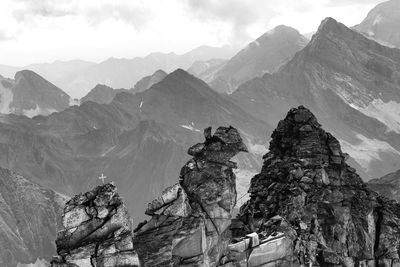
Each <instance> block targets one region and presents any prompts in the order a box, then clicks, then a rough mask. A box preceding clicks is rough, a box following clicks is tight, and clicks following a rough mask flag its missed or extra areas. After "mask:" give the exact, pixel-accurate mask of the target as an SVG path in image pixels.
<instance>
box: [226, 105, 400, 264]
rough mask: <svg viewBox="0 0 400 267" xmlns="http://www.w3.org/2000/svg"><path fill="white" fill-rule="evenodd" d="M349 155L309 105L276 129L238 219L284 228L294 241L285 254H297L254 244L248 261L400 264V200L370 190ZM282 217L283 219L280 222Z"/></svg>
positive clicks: (263, 229)
mask: <svg viewBox="0 0 400 267" xmlns="http://www.w3.org/2000/svg"><path fill="white" fill-rule="evenodd" d="M346 158H347V155H346V154H344V153H343V152H342V151H341V148H340V143H339V142H338V140H337V139H336V138H335V137H333V136H332V135H331V134H329V133H326V132H325V131H324V130H323V129H322V128H321V125H320V124H319V123H318V122H317V120H316V118H315V116H314V115H313V114H312V113H311V112H310V111H309V110H308V109H306V108H304V107H301V106H300V107H299V108H297V109H292V110H290V111H289V113H288V114H287V116H286V118H285V119H284V120H282V121H280V122H279V124H278V127H277V128H276V130H275V131H274V132H273V134H272V140H271V142H270V147H269V152H268V153H267V154H266V155H265V156H264V165H263V168H262V170H261V173H260V174H257V175H256V176H254V178H253V179H252V180H251V185H250V189H249V193H250V200H249V201H248V202H247V203H245V204H244V205H243V206H242V207H241V209H240V215H239V218H240V219H241V220H242V222H243V225H244V226H243V227H242V228H243V229H247V233H249V232H252V231H256V232H257V233H258V234H259V235H263V236H269V235H274V234H276V233H278V232H283V233H284V235H285V236H286V237H287V238H288V240H289V243H291V245H292V246H288V247H286V249H287V251H285V252H286V253H288V255H292V256H293V257H291V258H290V257H289V258H290V260H288V258H286V259H284V258H280V257H285V256H283V255H284V254H282V255H281V254H279V253H280V252H279V250H278V248H275V249H274V248H271V250H270V253H271V254H268V253H269V252H268V253H267V252H265V251H262V250H261V248H257V252H256V253H255V254H254V255H253V253H254V251H252V250H251V249H249V250H247V251H246V253H248V254H249V253H250V257H249V262H248V263H247V264H248V265H247V266H261V264H264V265H262V266H270V265H268V264H270V263H269V262H263V261H264V259H266V258H268V257H269V258H274V259H276V261H275V263H273V264H272V265H271V266H276V265H277V264H278V262H279V261H286V263H285V264H286V265H283V266H292V265H294V266H375V263H377V264H378V265H379V266H393V265H394V263H395V262H396V264H397V262H398V260H399V254H400V205H398V204H395V203H394V202H390V201H388V200H386V199H385V198H383V197H381V196H379V195H378V194H377V193H375V192H373V191H371V190H369V189H368V188H366V186H365V184H364V183H363V181H362V179H361V178H360V177H359V176H358V175H357V173H356V171H355V169H353V168H351V167H350V166H348V165H347V164H346V163H345V159H346ZM298 164H300V166H301V167H299V166H298ZM300 169H301V172H300V171H299V170H300ZM300 174H302V177H300ZM298 177H300V178H298ZM277 215H278V216H280V217H281V218H283V219H282V220H280V221H276V222H274V220H273V218H274V217H275V216H277ZM235 233H240V232H239V231H235ZM235 237H236V238H239V237H240V236H235ZM260 242H261V244H263V242H264V238H261V239H260ZM261 246H262V245H260V247H261ZM235 253H238V252H235ZM274 253H275V254H274ZM242 254H243V253H242ZM229 255H230V254H229ZM252 255H253V256H252ZM257 255H262V256H260V257H258V256H257ZM267 255H269V256H268V257H267ZM274 255H275V256H274ZM279 255H280V256H279ZM250 261H251V262H250ZM253 262H254V263H253ZM257 264H258V265H257ZM274 264H275V265H274ZM357 264H359V265H357Z"/></svg>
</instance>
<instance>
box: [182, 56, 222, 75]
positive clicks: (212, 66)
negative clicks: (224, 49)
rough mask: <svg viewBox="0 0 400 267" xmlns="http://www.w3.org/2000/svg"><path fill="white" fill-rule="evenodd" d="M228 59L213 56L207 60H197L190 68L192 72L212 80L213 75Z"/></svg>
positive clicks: (189, 70)
mask: <svg viewBox="0 0 400 267" xmlns="http://www.w3.org/2000/svg"><path fill="white" fill-rule="evenodd" d="M227 61H228V60H227V59H219V58H213V59H210V60H207V61H196V62H194V63H193V64H192V66H190V68H188V70H187V71H188V72H189V73H190V74H193V75H195V76H196V77H201V78H202V79H203V80H212V75H213V74H214V73H216V72H217V71H218V70H219V69H220V68H222V67H223V66H224V65H225V63H226V62H227Z"/></svg>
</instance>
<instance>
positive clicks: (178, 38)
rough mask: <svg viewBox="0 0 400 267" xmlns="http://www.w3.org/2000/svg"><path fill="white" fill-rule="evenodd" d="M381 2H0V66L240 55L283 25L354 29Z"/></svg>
mask: <svg viewBox="0 0 400 267" xmlns="http://www.w3.org/2000/svg"><path fill="white" fill-rule="evenodd" d="M382 1H383V0H0V64H4V65H12V66H25V65H28V64H31V63H45V62H48V63H50V62H54V61H56V60H72V59H82V60H88V61H93V62H101V61H103V60H106V59H107V58H110V57H116V58H133V57H136V56H145V55H147V54H149V53H152V52H175V53H178V54H182V53H185V52H187V51H189V50H191V49H194V48H196V47H198V46H200V45H210V46H222V45H227V44H228V45H233V46H237V47H241V46H244V45H246V44H247V43H249V42H250V41H252V40H254V39H256V38H257V37H258V36H260V35H262V34H263V33H265V32H266V31H268V30H270V29H272V28H274V27H276V26H278V25H281V24H284V25H287V26H291V27H294V28H296V29H298V30H299V31H300V32H301V33H309V32H313V31H316V29H317V28H318V26H319V24H320V22H321V21H322V20H323V19H324V18H326V17H333V18H335V19H336V20H338V21H340V22H342V23H344V24H346V25H347V26H353V25H355V24H358V23H360V22H361V21H362V20H363V19H364V18H365V16H366V15H367V13H368V12H369V11H370V10H371V9H372V8H373V7H374V6H375V5H376V4H378V3H380V2H382Z"/></svg>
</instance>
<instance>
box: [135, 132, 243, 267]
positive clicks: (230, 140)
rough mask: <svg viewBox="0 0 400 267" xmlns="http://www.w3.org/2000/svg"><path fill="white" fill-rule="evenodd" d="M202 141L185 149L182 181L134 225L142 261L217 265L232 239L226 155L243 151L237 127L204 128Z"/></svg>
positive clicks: (231, 177) (232, 197)
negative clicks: (145, 220)
mask: <svg viewBox="0 0 400 267" xmlns="http://www.w3.org/2000/svg"><path fill="white" fill-rule="evenodd" d="M204 135H205V138H206V140H205V142H204V143H199V144H197V145H194V146H193V147H191V148H190V149H189V151H188V153H189V155H191V156H193V158H192V159H191V160H190V161H188V162H187V163H186V164H185V166H183V168H182V170H181V175H180V181H179V183H178V184H175V185H173V186H171V187H169V188H167V189H166V190H164V192H163V193H162V195H161V197H159V198H157V199H155V200H154V201H153V202H151V203H150V204H149V206H148V209H147V210H146V214H148V215H150V216H152V217H151V219H150V221H148V222H144V223H142V224H140V225H139V226H138V228H137V229H136V230H135V232H136V233H135V238H134V247H135V249H136V250H137V252H138V255H139V259H140V262H141V264H142V265H143V266H218V265H219V264H220V259H221V258H222V256H223V255H224V254H225V252H226V249H227V246H228V244H229V243H230V240H231V231H230V225H231V212H232V210H233V207H234V206H235V204H236V197H237V196H236V187H235V186H236V181H235V174H234V173H233V171H232V169H233V168H235V167H236V163H234V162H232V161H230V159H231V158H232V157H233V156H235V155H236V154H238V153H239V152H240V151H247V148H246V146H245V145H244V144H243V141H242V138H241V137H240V135H239V133H238V131H237V130H236V129H235V128H232V127H219V128H218V129H217V130H216V132H215V133H214V135H212V134H211V128H207V129H206V130H205V131H204Z"/></svg>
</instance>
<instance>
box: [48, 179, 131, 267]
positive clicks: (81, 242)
mask: <svg viewBox="0 0 400 267" xmlns="http://www.w3.org/2000/svg"><path fill="white" fill-rule="evenodd" d="M62 221H63V229H62V230H61V231H60V232H59V233H58V235H57V240H56V245H57V253H58V256H56V257H54V259H53V261H52V265H51V266H53V267H65V266H67V267H72V266H74V267H76V266H78V267H84V266H98V267H105V266H138V260H137V256H136V253H135V252H134V251H133V247H132V225H131V224H132V222H131V219H130V217H129V215H128V211H127V209H126V207H125V205H124V204H123V201H122V199H121V197H120V196H119V195H118V193H117V189H116V187H115V185H114V184H113V183H108V184H104V185H101V186H98V187H96V188H94V189H93V190H92V191H89V192H86V193H82V194H79V195H76V196H75V197H73V198H72V199H71V200H70V201H68V202H67V203H66V205H65V208H64V214H63V216H62Z"/></svg>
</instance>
